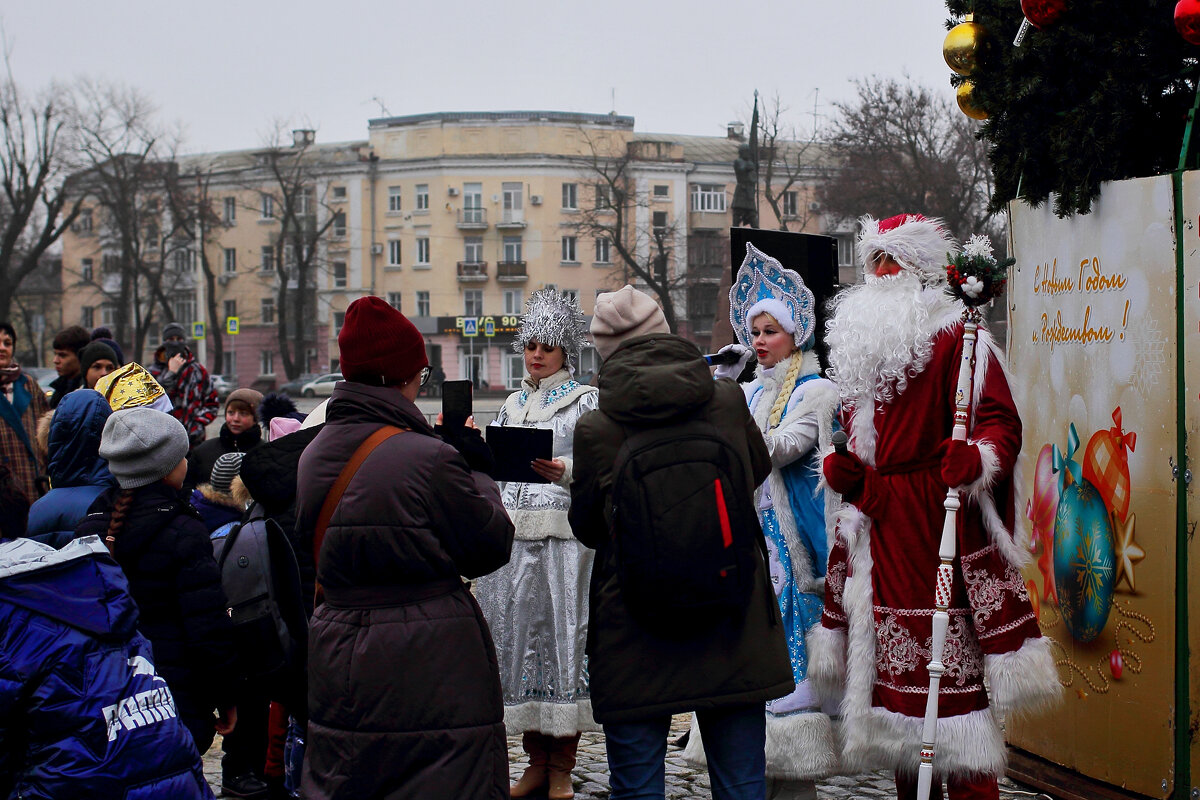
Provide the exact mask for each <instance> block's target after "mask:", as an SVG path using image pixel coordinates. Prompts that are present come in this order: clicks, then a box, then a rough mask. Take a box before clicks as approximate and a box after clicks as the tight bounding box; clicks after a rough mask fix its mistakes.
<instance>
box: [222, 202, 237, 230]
mask: <svg viewBox="0 0 1200 800" xmlns="http://www.w3.org/2000/svg"><path fill="white" fill-rule="evenodd" d="M221 220H222V221H223V222H224V223H225V224H226V225H232V224H234V223H235V222H237V198H236V197H226V198H225V200H224V213H223V214H222V215H221Z"/></svg>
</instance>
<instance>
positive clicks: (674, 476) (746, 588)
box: [611, 419, 765, 633]
mask: <svg viewBox="0 0 1200 800" xmlns="http://www.w3.org/2000/svg"><path fill="white" fill-rule="evenodd" d="M745 470H746V468H745V466H744V465H743V463H742V460H741V458H739V456H738V453H737V451H736V450H734V449H733V447H732V446H731V445H730V444H729V442H728V441H727V440H726V439H725V437H724V436H722V435H721V434H720V433H719V432H718V431H717V429H716V428H715V427H714V426H713V425H712V424H710V423H709V422H706V421H704V420H701V419H692V420H688V421H685V422H682V423H679V424H674V425H669V426H666V427H660V428H650V429H637V432H636V433H633V434H632V435H631V436H629V437H628V438H627V439H626V440H625V442H624V443H623V444H622V445H621V448H620V449H619V450H618V451H617V458H616V463H615V465H614V466H613V489H612V517H611V533H612V538H611V542H612V548H613V558H614V562H615V564H616V570H617V577H618V580H619V583H620V587H621V595H622V598H623V599H624V600H625V604H626V606H627V607H628V608H629V611H630V613H631V614H632V615H633V616H634V617H635V618H636V619H639V620H640V621H641V622H643V623H645V624H647V625H649V626H652V627H656V628H670V629H678V630H679V631H680V632H682V633H686V632H689V631H691V630H694V629H695V625H697V624H699V625H707V624H711V623H712V622H713V621H715V620H716V619H717V618H718V617H719V616H720V615H721V614H722V612H729V611H734V610H739V609H744V608H745V607H746V604H747V603H748V601H749V598H750V591H751V589H752V586H753V581H754V571H755V566H756V561H757V559H758V558H760V553H762V552H763V550H764V548H765V545H764V544H763V537H762V528H761V527H760V526H759V522H758V515H757V513H755V510H754V501H753V497H752V496H748V495H747V493H746V486H747V484H748V483H749V481H748V480H747V478H746V472H745Z"/></svg>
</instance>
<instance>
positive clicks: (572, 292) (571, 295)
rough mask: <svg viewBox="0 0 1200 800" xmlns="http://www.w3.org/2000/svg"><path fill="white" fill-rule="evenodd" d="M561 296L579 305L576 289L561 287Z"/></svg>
mask: <svg viewBox="0 0 1200 800" xmlns="http://www.w3.org/2000/svg"><path fill="white" fill-rule="evenodd" d="M562 296H563V299H564V300H569V301H571V302H573V303H575V304H576V305H579V290H578V289H563V290H562Z"/></svg>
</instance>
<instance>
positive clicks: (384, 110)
mask: <svg viewBox="0 0 1200 800" xmlns="http://www.w3.org/2000/svg"><path fill="white" fill-rule="evenodd" d="M371 101H372V102H374V103H377V104H378V105H379V113H380V114H382V115H383V116H385V117H390V116H391V115H392V112H390V111H388V107H387V106H386V105H384V103H383V100H382V99H381V98H380V97H379V95H373V96H372V97H371Z"/></svg>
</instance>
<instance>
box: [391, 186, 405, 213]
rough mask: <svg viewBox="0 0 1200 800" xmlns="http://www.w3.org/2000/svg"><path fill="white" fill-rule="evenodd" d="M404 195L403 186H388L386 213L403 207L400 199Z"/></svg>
mask: <svg viewBox="0 0 1200 800" xmlns="http://www.w3.org/2000/svg"><path fill="white" fill-rule="evenodd" d="M403 197H404V187H403V186H389V187H388V213H395V212H396V211H399V210H401V209H402V208H403V205H402V203H401V199H402V198H403Z"/></svg>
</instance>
